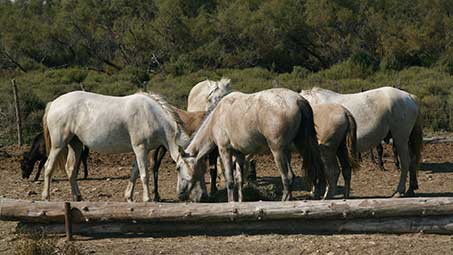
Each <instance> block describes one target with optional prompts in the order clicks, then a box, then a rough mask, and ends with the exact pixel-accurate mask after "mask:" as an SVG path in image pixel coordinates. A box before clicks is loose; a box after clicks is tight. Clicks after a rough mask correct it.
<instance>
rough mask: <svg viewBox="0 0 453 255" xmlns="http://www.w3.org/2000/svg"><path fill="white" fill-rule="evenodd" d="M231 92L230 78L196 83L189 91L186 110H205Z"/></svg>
mask: <svg viewBox="0 0 453 255" xmlns="http://www.w3.org/2000/svg"><path fill="white" fill-rule="evenodd" d="M230 92H231V80H230V79H228V78H222V79H221V80H220V81H211V80H205V81H202V82H199V83H197V84H196V85H195V86H194V87H193V88H192V89H191V90H190V93H189V98H188V102H187V111H189V112H196V111H204V112H205V111H207V110H208V108H209V105H210V104H215V103H216V102H217V101H218V100H220V99H221V98H222V97H224V96H225V95H227V94H228V93H230Z"/></svg>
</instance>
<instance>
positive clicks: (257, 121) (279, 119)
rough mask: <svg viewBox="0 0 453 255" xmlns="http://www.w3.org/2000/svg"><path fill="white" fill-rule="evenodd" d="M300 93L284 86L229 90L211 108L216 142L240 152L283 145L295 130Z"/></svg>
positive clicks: (296, 129) (294, 134)
mask: <svg viewBox="0 0 453 255" xmlns="http://www.w3.org/2000/svg"><path fill="white" fill-rule="evenodd" d="M300 99H301V97H300V96H299V95H298V94H297V93H296V92H293V91H290V90H287V89H270V90H264V91H261V92H257V93H253V94H245V93H240V92H233V93H231V94H229V95H227V96H225V97H224V98H223V99H222V100H221V101H220V103H219V104H218V106H217V107H216V109H215V112H214V114H215V119H213V127H212V130H213V132H214V133H217V135H216V137H217V138H216V139H217V140H218V142H219V143H221V144H222V143H223V144H230V145H231V147H233V148H235V149H237V150H240V151H242V152H244V153H254V152H256V151H260V152H262V151H264V150H267V148H268V146H273V145H275V146H285V145H288V144H290V143H291V142H292V140H293V139H294V137H295V136H296V134H297V131H298V128H299V125H300V121H301V117H300V108H299V103H300V102H299V101H298V100H300Z"/></svg>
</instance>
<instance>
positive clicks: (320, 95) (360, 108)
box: [300, 87, 423, 197]
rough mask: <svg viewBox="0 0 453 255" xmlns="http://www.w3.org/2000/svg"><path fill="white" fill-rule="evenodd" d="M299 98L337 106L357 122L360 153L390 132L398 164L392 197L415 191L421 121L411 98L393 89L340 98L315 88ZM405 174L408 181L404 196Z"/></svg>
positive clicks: (379, 89)
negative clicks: (398, 174) (399, 164)
mask: <svg viewBox="0 0 453 255" xmlns="http://www.w3.org/2000/svg"><path fill="white" fill-rule="evenodd" d="M300 94H301V95H302V96H303V97H305V98H306V99H307V100H308V101H309V102H310V104H312V105H316V104H323V103H336V104H341V105H342V106H344V107H345V108H346V109H348V110H349V111H350V112H351V113H352V115H353V116H354V118H355V120H356V122H357V148H358V150H359V152H364V151H368V150H370V149H371V148H373V147H376V146H377V145H378V144H380V142H381V141H382V140H383V139H384V138H385V137H386V136H387V134H388V133H389V132H390V133H391V134H392V138H393V141H394V143H395V146H396V148H397V151H398V154H399V157H400V163H401V175H400V181H399V183H398V186H397V188H396V191H395V193H394V196H395V197H399V196H402V195H403V194H406V195H413V194H414V190H416V189H418V182H417V175H416V174H417V172H416V167H417V163H418V162H419V161H420V158H421V150H422V147H423V125H422V118H421V114H420V109H419V107H418V105H417V102H416V97H415V96H414V95H411V94H409V93H407V92H405V91H402V90H399V89H396V88H392V87H382V88H378V89H373V90H369V91H365V92H361V93H355V94H339V93H336V92H333V91H330V90H326V89H321V88H317V87H315V88H313V89H311V90H302V92H301V93H300ZM408 171H409V173H410V181H409V188H408V190H407V192H406V193H405V188H406V179H407V173H408Z"/></svg>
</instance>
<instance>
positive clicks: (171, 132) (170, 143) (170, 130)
mask: <svg viewBox="0 0 453 255" xmlns="http://www.w3.org/2000/svg"><path fill="white" fill-rule="evenodd" d="M172 124H173V125H168V127H167V128H165V136H166V142H167V149H168V152H169V153H170V156H171V158H172V159H173V160H174V161H175V162H176V161H177V160H178V157H179V156H181V155H180V152H179V146H182V147H186V145H187V144H188V143H189V141H190V137H189V135H187V133H186V131H185V130H184V129H183V128H182V127H181V126H180V125H178V124H176V123H172Z"/></svg>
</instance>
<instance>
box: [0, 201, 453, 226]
mask: <svg viewBox="0 0 453 255" xmlns="http://www.w3.org/2000/svg"><path fill="white" fill-rule="evenodd" d="M70 206H71V221H72V223H99V222H101V223H108V222H141V223H156V222H198V223H209V222H241V221H249V222H254V221H275V220H315V219H318V220H345V219H360V218H362V219H363V218H368V219H373V218H374V219H380V218H385V217H426V216H453V198H450V197H437V198H395V199H393V198H389V199H351V200H324V201H311V200H308V201H289V202H246V203H237V202H236V203H127V202H71V203H70ZM0 220H9V221H21V222H35V223H46V224H50V223H64V222H65V203H64V202H44V201H27V200H13V199H7V198H0Z"/></svg>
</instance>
